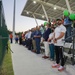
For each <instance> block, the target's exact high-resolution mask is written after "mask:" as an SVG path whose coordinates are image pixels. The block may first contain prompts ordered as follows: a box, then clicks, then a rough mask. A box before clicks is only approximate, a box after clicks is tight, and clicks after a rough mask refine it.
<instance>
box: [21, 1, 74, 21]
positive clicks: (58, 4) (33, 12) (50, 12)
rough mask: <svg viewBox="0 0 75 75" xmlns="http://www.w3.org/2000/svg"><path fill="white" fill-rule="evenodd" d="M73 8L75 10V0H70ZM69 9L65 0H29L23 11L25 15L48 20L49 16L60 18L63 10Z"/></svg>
mask: <svg viewBox="0 0 75 75" xmlns="http://www.w3.org/2000/svg"><path fill="white" fill-rule="evenodd" d="M68 1H69V4H70V7H71V10H72V12H73V13H74V12H75V0H68ZM66 9H68V7H67V5H66V1H65V0H27V3H26V5H25V7H24V9H23V11H22V14H21V15H23V16H27V17H32V18H34V17H35V18H37V19H41V20H47V18H52V19H55V18H59V17H62V16H63V11H64V10H66Z"/></svg>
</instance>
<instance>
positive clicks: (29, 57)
mask: <svg viewBox="0 0 75 75" xmlns="http://www.w3.org/2000/svg"><path fill="white" fill-rule="evenodd" d="M11 49H12V51H13V52H14V53H12V63H13V69H14V74H15V75H74V74H75V66H72V65H66V70H65V71H63V72H59V71H58V70H57V69H53V68H52V67H51V65H52V64H53V62H52V61H50V60H48V59H43V58H42V54H35V53H33V52H31V51H29V50H27V48H25V47H24V46H22V45H18V44H11Z"/></svg>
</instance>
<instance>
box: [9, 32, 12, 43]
mask: <svg viewBox="0 0 75 75" xmlns="http://www.w3.org/2000/svg"><path fill="white" fill-rule="evenodd" d="M9 37H10V42H11V43H12V40H13V35H12V33H11V34H10V35H9Z"/></svg>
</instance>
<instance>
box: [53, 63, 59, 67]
mask: <svg viewBox="0 0 75 75" xmlns="http://www.w3.org/2000/svg"><path fill="white" fill-rule="evenodd" d="M59 66H60V65H59V64H56V63H55V64H53V65H52V68H58V67H59Z"/></svg>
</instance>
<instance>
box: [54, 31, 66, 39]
mask: <svg viewBox="0 0 75 75" xmlns="http://www.w3.org/2000/svg"><path fill="white" fill-rule="evenodd" d="M64 35H65V33H64V32H61V33H60V35H59V36H58V37H57V38H55V40H59V39H61V38H62V37H63V36H64Z"/></svg>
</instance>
